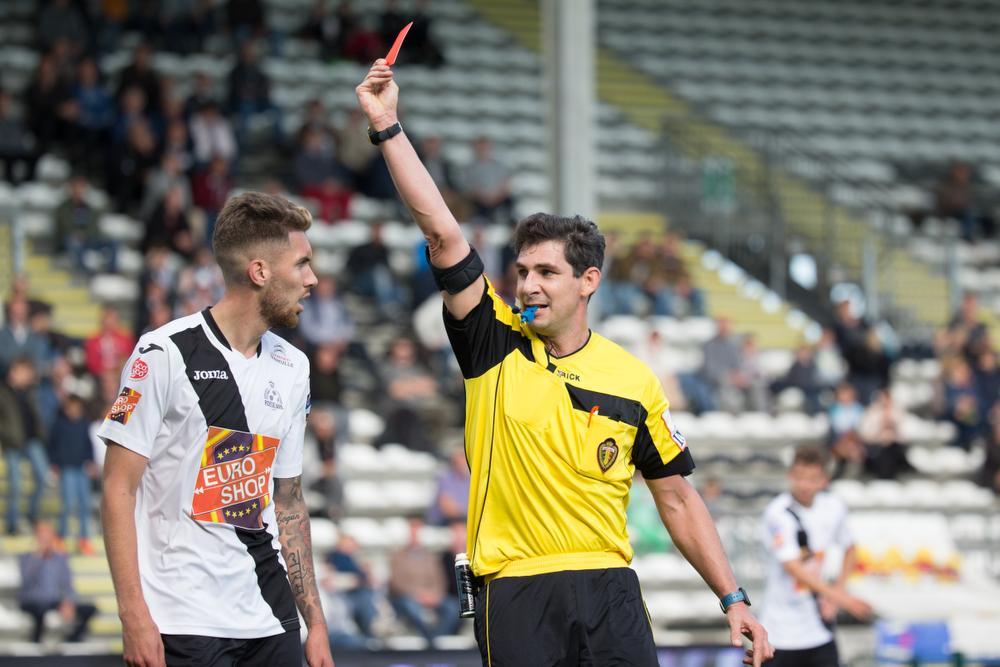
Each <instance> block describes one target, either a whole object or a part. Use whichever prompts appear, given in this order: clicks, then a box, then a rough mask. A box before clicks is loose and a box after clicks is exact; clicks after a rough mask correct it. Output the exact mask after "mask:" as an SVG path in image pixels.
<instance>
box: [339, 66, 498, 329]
mask: <svg viewBox="0 0 1000 667" xmlns="http://www.w3.org/2000/svg"><path fill="white" fill-rule="evenodd" d="M356 92H357V95H358V103H359V104H360V105H361V109H362V110H363V111H364V112H365V115H366V116H367V117H368V124H369V127H371V129H373V130H375V131H381V130H384V129H386V128H389V127H391V126H393V125H394V124H395V123H397V122H399V119H398V117H397V116H396V104H397V101H398V99H399V86H397V85H396V82H395V81H393V78H392V70H391V69H390V68H389V66H388V65H386V64H385V60H384V59H381V58H380V59H378V60H376V61H375V64H374V65H372V67H371V69H370V70H368V74H367V76H365V80H364V81H362V82H361V84H360V85H359V86H358V87H357V89H356ZM379 148H380V149H381V150H382V155H383V156H384V157H385V162H386V164H387V165H388V166H389V173H390V174H392V180H393V182H395V184H396V190H397V191H398V192H399V196H400V197H401V198H402V200H403V202H404V203H405V204H406V206H407V208H409V209H410V213H411V214H412V215H413V219H414V220H416V222H417V225H418V226H419V227H420V231H422V232H423V234H424V237H425V238H426V239H427V246H428V248H429V249H430V258H431V264H432V265H433V266H434V267H436V268H438V269H449V268H451V267H453V266H456V265H458V264H459V263H460V262H462V260H464V259H465V258H466V257H467V256H468V254H469V250H470V246H469V242H468V241H467V240H466V239H465V237H464V236H462V230H461V228H460V227H459V226H458V221H457V220H455V216H454V215H452V213H451V211H450V210H448V206H447V205H446V204H445V202H444V198H443V197H442V196H441V193H440V192H439V191H438V188H437V185H435V184H434V180H433V179H432V178H431V175H430V174H429V173H428V172H427V169H426V168H425V167H424V165H423V163H422V162H421V161H420V157H419V156H418V155H417V152H416V150H414V148H413V145H412V144H411V143H410V140H409V139H408V138H407V136H406V133H405V132H402V133H400V134H398V135H396V136H395V137H392V138H391V139H386V140H385V141H383V142H382V143H380V144H379ZM484 289H485V285H484V283H483V278H482V276H480V277H478V278H477V279H476V280H475V281H474V282H473V283H472V284H470V285H468V286H467V287H466V288H465V289H463V290H461V291H460V292H458V293H456V294H450V293H448V292H445V293H444V294H443V296H444V302H445V307H447V308H448V312H450V313H451V314H452V315H453V316H455V317H456V318H458V319H464V318H465V316H466V315H468V314H469V312H471V311H472V309H473V308H475V307H476V305H477V304H478V303H479V301H480V300H481V298H482V295H483V290H484Z"/></svg>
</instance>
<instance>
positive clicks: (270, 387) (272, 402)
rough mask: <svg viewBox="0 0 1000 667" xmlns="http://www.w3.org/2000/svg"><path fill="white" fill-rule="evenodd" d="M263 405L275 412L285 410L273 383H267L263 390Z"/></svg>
mask: <svg viewBox="0 0 1000 667" xmlns="http://www.w3.org/2000/svg"><path fill="white" fill-rule="evenodd" d="M264 405H266V406H267V407H269V408H274V409H275V410H284V409H285V406H284V405H282V404H281V394H279V393H278V389H277V388H276V387H275V386H274V382H268V383H267V387H265V388H264Z"/></svg>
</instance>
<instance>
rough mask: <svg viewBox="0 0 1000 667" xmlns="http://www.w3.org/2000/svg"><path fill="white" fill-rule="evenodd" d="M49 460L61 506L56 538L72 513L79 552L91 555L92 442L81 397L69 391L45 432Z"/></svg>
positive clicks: (64, 530)
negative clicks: (48, 430) (47, 430)
mask: <svg viewBox="0 0 1000 667" xmlns="http://www.w3.org/2000/svg"><path fill="white" fill-rule="evenodd" d="M49 462H50V464H51V465H52V470H53V471H54V472H55V473H56V474H57V475H58V476H59V492H60V496H61V498H62V508H61V511H60V514H59V538H60V539H62V540H65V539H67V538H68V537H69V517H70V514H72V513H73V512H75V513H76V518H77V525H78V530H79V531H80V533H79V548H80V553H82V554H84V555H85V556H90V555H93V553H94V547H93V545H91V543H90V514H91V506H90V482H91V480H92V479H96V478H97V467H96V465H95V464H94V445H93V444H92V443H91V441H90V420H89V419H88V418H87V416H86V414H85V413H84V404H83V400H81V399H80V397H79V396H75V395H73V394H70V395H69V396H67V397H66V399H65V400H64V401H63V404H62V409H61V410H60V411H59V414H58V416H57V417H56V421H55V424H53V425H52V432H51V434H50V435H49Z"/></svg>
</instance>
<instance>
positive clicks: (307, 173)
mask: <svg viewBox="0 0 1000 667" xmlns="http://www.w3.org/2000/svg"><path fill="white" fill-rule="evenodd" d="M292 168H293V171H294V175H295V182H296V184H297V185H298V188H299V192H300V193H301V194H302V196H304V197H309V198H310V199H315V200H316V201H317V202H319V207H320V211H319V213H320V215H319V218H320V219H321V220H326V221H328V222H336V221H338V220H343V219H344V218H346V217H347V213H348V210H349V207H350V203H351V194H352V193H351V191H350V190H349V189H348V188H347V187H346V184H347V183H349V182H350V180H351V175H350V173H349V172H348V171H347V169H345V168H344V167H343V166H341V165H340V163H339V162H337V158H336V155H335V153H334V147H333V141H332V137H331V136H329V135H326V134H325V133H324V132H323V130H321V129H316V128H305V129H304V131H303V133H302V141H301V145H300V147H299V150H298V153H297V154H296V156H295V160H294V163H293V166H292Z"/></svg>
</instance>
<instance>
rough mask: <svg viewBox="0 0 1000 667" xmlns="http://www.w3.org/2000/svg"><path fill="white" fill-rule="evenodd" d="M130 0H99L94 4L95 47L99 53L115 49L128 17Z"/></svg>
mask: <svg viewBox="0 0 1000 667" xmlns="http://www.w3.org/2000/svg"><path fill="white" fill-rule="evenodd" d="M130 9H131V2H130V0H100V2H98V3H97V6H96V19H97V20H96V21H95V24H96V25H97V49H98V51H99V52H101V53H107V52H110V51H115V50H116V49H117V48H118V40H119V39H120V37H121V32H122V29H123V28H124V26H125V22H126V21H127V20H128V17H129V10H130Z"/></svg>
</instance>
